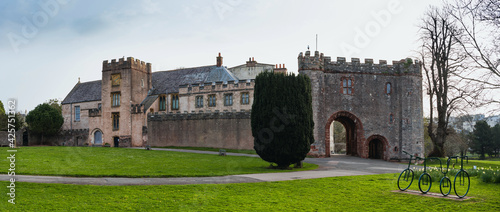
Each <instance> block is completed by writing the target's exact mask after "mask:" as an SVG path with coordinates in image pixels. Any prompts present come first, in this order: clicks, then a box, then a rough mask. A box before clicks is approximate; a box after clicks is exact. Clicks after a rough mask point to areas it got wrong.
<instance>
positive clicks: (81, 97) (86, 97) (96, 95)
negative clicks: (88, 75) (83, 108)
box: [61, 80, 101, 104]
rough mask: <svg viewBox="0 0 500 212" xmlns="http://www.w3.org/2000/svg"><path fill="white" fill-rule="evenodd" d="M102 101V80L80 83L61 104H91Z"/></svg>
mask: <svg viewBox="0 0 500 212" xmlns="http://www.w3.org/2000/svg"><path fill="white" fill-rule="evenodd" d="M100 100H101V80H96V81H90V82H83V83H78V84H76V85H75V87H73V89H72V90H71V91H70V92H69V94H68V95H67V96H66V98H64V100H63V101H62V103H61V104H71V103H79V102H91V101H100Z"/></svg>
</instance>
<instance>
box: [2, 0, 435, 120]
mask: <svg viewBox="0 0 500 212" xmlns="http://www.w3.org/2000/svg"><path fill="white" fill-rule="evenodd" d="M39 2H40V3H39ZM44 3H45V4H44ZM430 4H440V1H435V0H434V1H431V0H427V1H426V0H424V1H410V0H407V1H405V0H401V1H397V0H396V1H389V0H378V1H369V0H366V1H290V0H282V1H274V0H273V1H269V0H267V1H265V0H258V1H243V0H209V1H206V0H205V1H202V0H198V1H196V0H193V1H161V2H159V1H158V2H157V1H152V0H142V1H138V0H125V1H123V0H121V1H96V0H86V1H83V0H66V1H63V0H59V1H58V0H40V1H34V0H33V1H29V0H18V1H2V2H1V3H0V16H1V18H0V46H1V48H0V58H2V59H1V61H3V64H2V68H1V69H0V71H1V76H2V80H1V81H2V82H1V83H0V100H1V101H2V102H4V104H6V102H7V99H8V98H17V99H18V108H17V109H18V110H19V111H22V112H24V111H25V110H28V111H29V110H32V109H34V108H35V107H36V106H37V105H38V104H41V103H43V102H45V101H47V100H48V99H53V98H58V99H60V100H63V99H64V97H65V96H66V95H67V94H68V93H69V92H70V91H71V89H72V88H73V86H74V85H75V84H76V83H77V82H78V78H79V77H80V78H81V81H82V82H85V81H92V80H100V79H101V68H102V61H103V60H111V59H117V58H121V57H134V58H137V59H140V60H142V61H146V62H150V63H152V66H153V71H162V70H171V69H176V68H179V67H196V66H204V65H214V64H215V57H216V56H217V53H218V52H221V54H222V56H223V57H224V65H225V66H228V67H232V66H236V65H240V64H244V63H245V61H246V60H248V58H249V57H254V58H255V60H256V61H258V62H261V63H269V64H285V65H286V67H287V68H288V70H289V71H293V72H297V56H298V54H299V53H300V52H303V51H306V50H307V46H308V45H309V46H310V48H311V50H312V51H313V50H315V48H316V47H315V39H316V38H315V37H316V34H318V38H319V42H318V50H319V51H320V52H322V53H324V54H325V55H327V56H331V57H332V60H336V57H348V58H350V57H358V58H361V60H363V59H364V58H373V59H374V60H375V61H376V62H375V63H378V62H377V61H378V60H379V59H384V60H388V61H392V60H400V59H403V58H406V57H414V56H415V55H416V54H415V52H414V51H415V50H417V49H418V46H419V42H418V27H417V25H418V24H419V22H420V20H421V18H422V16H423V14H424V12H425V10H426V9H427V8H428V7H429V5H430ZM347 60H348V61H350V59H347ZM389 63H390V62H389Z"/></svg>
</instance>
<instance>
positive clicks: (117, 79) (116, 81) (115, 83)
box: [111, 74, 121, 87]
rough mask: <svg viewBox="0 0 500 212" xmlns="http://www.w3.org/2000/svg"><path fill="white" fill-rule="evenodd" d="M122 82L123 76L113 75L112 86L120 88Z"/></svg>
mask: <svg viewBox="0 0 500 212" xmlns="http://www.w3.org/2000/svg"><path fill="white" fill-rule="evenodd" d="M120 81H121V75H120V74H112V75H111V85H112V86H113V87H114V86H120Z"/></svg>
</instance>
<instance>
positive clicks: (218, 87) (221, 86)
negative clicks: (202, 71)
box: [179, 79, 255, 95]
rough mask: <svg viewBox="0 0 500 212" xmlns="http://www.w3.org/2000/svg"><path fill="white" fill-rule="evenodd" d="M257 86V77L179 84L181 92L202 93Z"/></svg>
mask: <svg viewBox="0 0 500 212" xmlns="http://www.w3.org/2000/svg"><path fill="white" fill-rule="evenodd" d="M254 86H255V79H249V80H239V81H227V82H222V81H219V82H207V83H199V84H184V85H180V86H179V94H181V95H182V94H189V93H201V92H215V91H227V90H234V89H238V90H241V89H245V88H250V89H253V87H254Z"/></svg>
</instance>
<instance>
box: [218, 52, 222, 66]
mask: <svg viewBox="0 0 500 212" xmlns="http://www.w3.org/2000/svg"><path fill="white" fill-rule="evenodd" d="M221 66H222V57H221V56H220V52H219V56H218V57H217V67H221Z"/></svg>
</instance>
